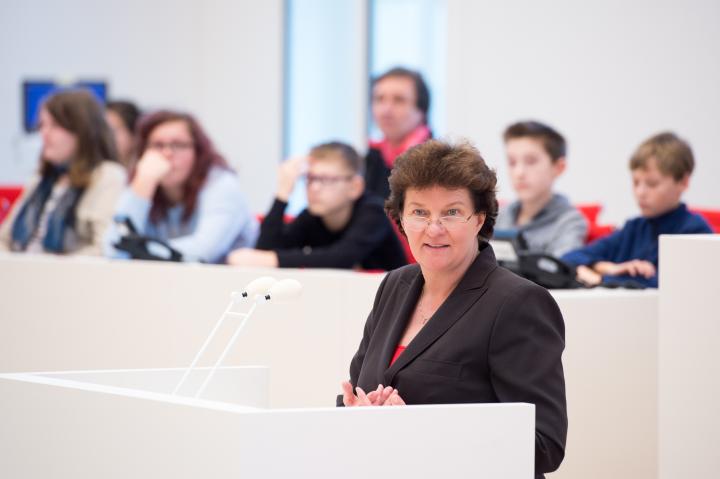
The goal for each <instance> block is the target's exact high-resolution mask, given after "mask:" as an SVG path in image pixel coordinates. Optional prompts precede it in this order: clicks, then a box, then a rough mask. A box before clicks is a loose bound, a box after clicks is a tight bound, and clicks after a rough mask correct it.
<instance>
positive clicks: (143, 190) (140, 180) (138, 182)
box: [132, 150, 172, 200]
mask: <svg viewBox="0 0 720 479" xmlns="http://www.w3.org/2000/svg"><path fill="white" fill-rule="evenodd" d="M171 167H172V165H171V164H170V160H168V159H167V158H165V156H163V154H162V153H160V152H158V151H154V150H148V151H146V152H145V153H144V154H143V156H142V157H141V158H140V159H139V160H138V163H137V167H136V169H135V177H134V178H133V180H132V188H133V190H134V191H135V193H137V194H138V196H140V197H141V198H145V199H148V200H152V197H153V196H154V195H155V190H156V189H157V187H158V185H159V184H160V181H161V180H162V179H163V178H164V177H165V175H167V174H168V173H169V172H170V169H171Z"/></svg>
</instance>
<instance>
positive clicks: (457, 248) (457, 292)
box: [338, 140, 567, 477]
mask: <svg viewBox="0 0 720 479" xmlns="http://www.w3.org/2000/svg"><path fill="white" fill-rule="evenodd" d="M495 186H496V177H495V173H494V172H493V171H492V170H490V169H489V168H488V167H487V165H486V164H485V161H484V160H483V159H482V157H481V156H480V154H479V153H478V151H477V150H476V149H475V148H474V147H472V146H470V145H467V144H461V145H451V144H448V143H445V142H442V141H435V140H429V141H428V142H426V143H424V144H422V145H419V146H416V147H414V148H411V149H410V150H408V151H407V152H406V153H405V154H404V155H402V156H401V157H400V158H398V160H397V162H396V163H395V167H394V169H393V172H392V174H391V176H390V190H391V194H390V198H389V200H388V201H387V203H386V209H387V211H388V213H389V215H390V217H391V218H392V219H393V220H394V221H395V222H396V223H397V224H398V226H399V227H400V228H401V231H402V232H403V233H404V234H405V235H406V236H407V238H408V242H409V244H410V249H411V251H412V253H413V255H414V256H415V259H416V260H417V264H414V265H410V266H406V267H403V268H400V269H397V270H395V271H391V272H390V273H389V274H388V275H387V276H386V277H385V279H384V280H383V282H382V284H381V285H380V287H379V289H378V292H377V295H376V297H375V302H374V304H373V309H372V311H371V312H370V315H369V317H368V319H367V324H366V326H365V329H364V335H363V338H362V341H361V342H360V346H359V348H358V351H357V353H356V354H355V356H354V357H353V359H352V362H351V363H350V381H346V382H345V383H343V385H342V388H343V394H342V395H341V396H339V397H338V403H339V405H344V406H394V405H404V404H450V403H497V402H530V403H533V404H535V411H536V434H535V446H536V448H535V472H536V476H537V477H542V474H543V473H545V472H550V471H553V470H555V469H557V467H558V466H559V465H560V462H561V461H562V459H563V456H564V449H565V440H566V434H567V412H566V403H565V383H564V376H563V368H562V363H561V355H562V351H563V349H564V346H565V343H564V322H563V318H562V315H561V313H560V310H559V309H558V306H557V304H556V303H555V300H554V299H553V298H552V296H550V294H549V293H548V292H547V291H546V290H545V289H543V288H542V287H540V286H537V285H536V284H534V283H532V282H530V281H527V280H525V279H523V278H520V277H519V276H516V275H514V274H513V273H511V272H510V271H508V270H506V269H503V268H501V267H499V266H498V264H497V262H496V261H495V255H494V254H493V250H492V248H491V247H490V245H489V244H488V243H487V240H488V239H489V238H490V237H491V236H492V234H493V227H494V224H495V218H496V216H497V200H496V198H495Z"/></svg>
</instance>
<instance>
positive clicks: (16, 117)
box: [0, 0, 283, 211]
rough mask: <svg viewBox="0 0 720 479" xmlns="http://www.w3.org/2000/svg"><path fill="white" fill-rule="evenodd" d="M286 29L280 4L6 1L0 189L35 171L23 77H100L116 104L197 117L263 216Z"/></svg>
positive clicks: (277, 131)
mask: <svg viewBox="0 0 720 479" xmlns="http://www.w3.org/2000/svg"><path fill="white" fill-rule="evenodd" d="M282 20H283V1H282V0H270V1H263V2H254V1H250V0H244V1H231V0H206V1H200V0H173V1H171V0H154V1H150V2H145V1H140V0H122V1H121V0H107V1H103V2H94V1H91V0H64V1H63V2H54V1H51V0H5V1H3V2H2V3H0V45H1V47H0V72H2V73H1V74H0V105H2V106H3V107H2V108H1V109H0V183H18V182H19V183H23V182H24V181H25V180H26V178H27V177H28V175H29V174H30V173H31V172H32V171H33V169H34V168H35V166H36V162H37V153H38V148H39V144H38V141H37V138H34V137H30V136H28V135H26V134H25V133H23V132H22V129H21V122H20V118H21V90H20V88H21V82H22V80H23V79H26V78H43V79H45V78H50V79H57V78H68V79H70V80H72V79H76V78H88V77H89V78H104V79H106V80H107V81H108V82H109V86H110V95H111V96H112V97H115V98H121V97H122V98H131V99H134V100H136V101H137V102H139V104H140V105H141V106H143V107H146V108H150V109H152V108H157V107H170V108H180V109H185V110H189V111H191V112H193V113H195V114H197V115H198V117H199V118H200V120H201V122H202V123H203V124H204V126H205V127H206V128H207V129H208V132H209V134H210V136H211V138H213V140H214V141H215V142H216V143H217V145H218V147H219V149H220V150H221V152H222V153H223V154H225V155H226V157H227V159H228V160H229V161H230V163H231V164H232V165H233V166H234V167H236V168H237V169H238V171H239V174H240V181H241V183H242V184H243V186H244V188H245V191H246V193H247V197H248V199H249V201H250V204H251V207H252V208H253V209H254V210H257V211H263V210H264V209H265V208H267V204H268V203H269V200H270V197H271V195H272V191H273V189H274V184H275V180H274V178H275V170H276V165H277V162H278V161H279V159H280V156H281V142H282V134H281V132H282V106H281V105H282V38H283V30H282V29H283V21H282Z"/></svg>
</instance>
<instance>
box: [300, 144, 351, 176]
mask: <svg viewBox="0 0 720 479" xmlns="http://www.w3.org/2000/svg"><path fill="white" fill-rule="evenodd" d="M330 155H333V156H338V157H340V159H341V160H342V161H343V163H344V164H345V166H347V167H348V168H349V169H350V171H352V172H353V173H355V174H358V175H362V174H363V173H364V172H363V170H364V165H363V159H362V158H361V157H360V155H358V152H357V151H355V148H353V147H352V146H350V145H348V144H347V143H342V142H340V141H331V142H328V143H322V144H320V145H317V146H314V147H313V149H312V150H310V157H311V158H314V159H320V160H322V159H324V158H326V157H327V156H330Z"/></svg>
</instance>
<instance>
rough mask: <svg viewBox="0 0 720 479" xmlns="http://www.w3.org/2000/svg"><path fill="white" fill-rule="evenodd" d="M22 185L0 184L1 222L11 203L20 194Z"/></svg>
mask: <svg viewBox="0 0 720 479" xmlns="http://www.w3.org/2000/svg"><path fill="white" fill-rule="evenodd" d="M22 190H23V187H22V186H12V185H6V186H0V223H2V222H3V220H4V219H5V216H7V214H8V212H10V208H12V205H13V203H15V200H17V199H18V197H19V196H20V195H21V194H22Z"/></svg>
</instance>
